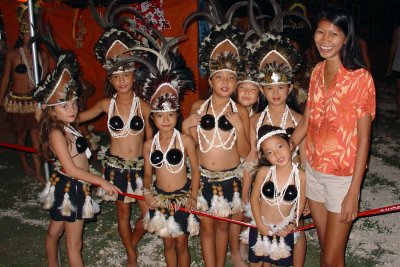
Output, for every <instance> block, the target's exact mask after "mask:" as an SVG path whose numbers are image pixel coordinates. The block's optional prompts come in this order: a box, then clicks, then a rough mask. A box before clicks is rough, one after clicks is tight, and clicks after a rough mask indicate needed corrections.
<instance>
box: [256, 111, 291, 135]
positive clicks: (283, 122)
mask: <svg viewBox="0 0 400 267" xmlns="http://www.w3.org/2000/svg"><path fill="white" fill-rule="evenodd" d="M288 115H290V118H291V119H292V122H293V125H294V127H296V126H297V124H298V123H297V121H296V118H295V117H294V116H293V114H292V112H290V108H289V107H288V105H286V108H285V111H284V112H283V114H282V118H281V123H280V125H279V127H280V128H282V129H286V127H285V126H286V122H287V118H288ZM265 116H267V119H268V123H269V124H270V125H271V126H274V123H273V122H272V118H271V114H270V113H269V106H267V107H266V108H265V109H264V110H263V111H262V112H261V114H260V117H259V118H258V121H257V132H258V130H259V129H260V127H261V126H262V123H263V122H264V118H265Z"/></svg>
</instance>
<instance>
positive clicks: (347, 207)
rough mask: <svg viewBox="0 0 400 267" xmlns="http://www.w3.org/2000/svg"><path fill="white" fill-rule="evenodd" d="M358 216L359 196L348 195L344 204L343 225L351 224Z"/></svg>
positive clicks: (341, 219) (342, 212)
mask: <svg viewBox="0 0 400 267" xmlns="http://www.w3.org/2000/svg"><path fill="white" fill-rule="evenodd" d="M357 214H358V194H354V193H347V195H346V196H345V197H344V199H343V202H342V211H341V218H340V222H341V223H351V222H352V221H354V219H356V218H357Z"/></svg>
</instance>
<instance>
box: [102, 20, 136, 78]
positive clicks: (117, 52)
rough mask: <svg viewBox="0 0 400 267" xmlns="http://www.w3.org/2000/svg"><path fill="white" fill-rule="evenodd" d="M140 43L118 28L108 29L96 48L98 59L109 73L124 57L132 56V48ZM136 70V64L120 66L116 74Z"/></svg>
mask: <svg viewBox="0 0 400 267" xmlns="http://www.w3.org/2000/svg"><path fill="white" fill-rule="evenodd" d="M139 45H140V42H139V41H137V40H134V39H133V38H132V36H131V35H130V34H129V33H128V32H126V31H124V30H122V29H119V28H117V27H112V28H109V29H107V30H106V31H105V32H104V33H103V35H102V36H101V37H100V39H99V40H98V41H97V42H96V44H95V46H94V53H95V55H96V57H97V59H98V60H99V61H100V63H101V64H103V68H104V69H106V70H107V71H109V70H110V69H111V67H112V66H113V65H114V64H115V63H116V62H118V61H119V60H121V59H122V58H124V57H128V56H130V55H132V52H130V51H129V49H130V48H131V47H135V46H139ZM133 70H135V64H134V62H130V63H127V64H125V65H122V66H120V67H119V68H118V69H117V70H115V71H114V73H121V72H126V71H133Z"/></svg>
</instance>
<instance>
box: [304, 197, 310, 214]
mask: <svg viewBox="0 0 400 267" xmlns="http://www.w3.org/2000/svg"><path fill="white" fill-rule="evenodd" d="M310 213H311V210H310V206H309V205H308V199H306V204H305V205H304V209H303V216H307V215H310Z"/></svg>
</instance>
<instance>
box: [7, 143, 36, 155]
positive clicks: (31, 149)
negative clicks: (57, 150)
mask: <svg viewBox="0 0 400 267" xmlns="http://www.w3.org/2000/svg"><path fill="white" fill-rule="evenodd" d="M0 147H5V148H10V149H15V150H19V151H22V152H28V153H37V150H36V149H34V148H33V147H27V146H20V145H15V144H7V143H0Z"/></svg>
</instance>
